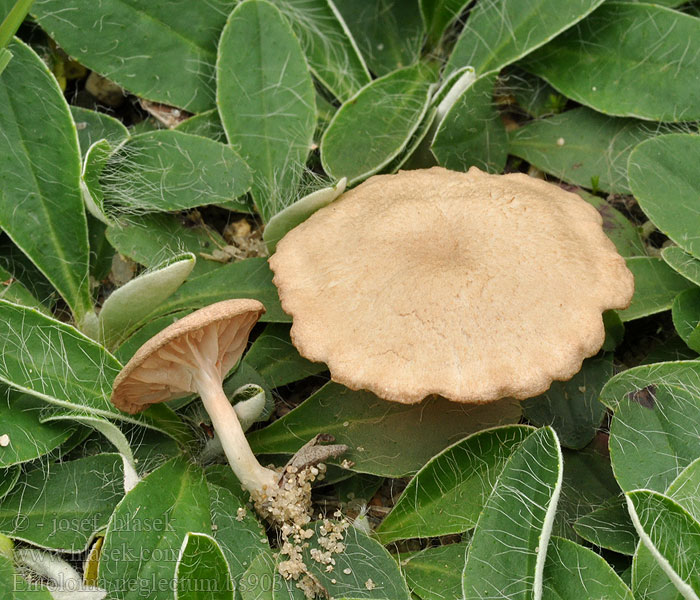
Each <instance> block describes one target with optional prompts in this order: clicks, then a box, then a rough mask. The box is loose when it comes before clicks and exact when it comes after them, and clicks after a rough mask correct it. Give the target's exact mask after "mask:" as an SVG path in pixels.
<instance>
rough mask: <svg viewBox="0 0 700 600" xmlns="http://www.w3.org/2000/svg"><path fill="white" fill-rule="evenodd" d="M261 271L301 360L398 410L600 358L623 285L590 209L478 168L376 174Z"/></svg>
mask: <svg viewBox="0 0 700 600" xmlns="http://www.w3.org/2000/svg"><path fill="white" fill-rule="evenodd" d="M269 261H270V267H271V268H272V270H273V271H274V274H275V276H274V279H273V281H274V283H275V285H276V286H277V288H278V291H279V295H280V299H281V302H282V308H283V309H284V310H285V312H287V313H288V314H290V315H292V317H293V326H292V330H291V336H292V341H293V343H294V345H295V346H296V347H297V349H298V350H299V352H300V353H301V354H302V355H303V356H305V357H306V358H308V359H310V360H313V361H317V362H325V363H326V364H327V365H328V367H329V369H330V372H331V377H332V378H333V379H334V380H335V381H337V382H339V383H342V384H344V385H345V386H347V387H349V388H351V389H367V390H370V391H372V392H374V393H375V394H377V395H378V396H380V397H382V398H385V399H387V400H393V401H396V402H404V403H412V402H418V401H420V400H422V399H423V398H424V397H426V396H428V395H430V394H439V395H442V396H444V397H446V398H448V399H450V400H454V401H458V402H471V403H481V402H490V401H493V400H497V399H499V398H504V397H509V396H510V397H514V398H517V399H523V398H528V397H531V396H535V395H537V394H540V393H542V392H544V391H545V390H547V388H548V387H549V386H550V385H551V383H552V381H553V380H566V379H569V378H571V377H572V376H573V375H574V374H575V373H576V372H577V371H578V370H579V369H580V368H581V362H582V360H583V358H585V357H587V356H591V355H593V354H595V353H596V352H597V351H598V350H599V349H600V347H601V345H602V344H603V341H604V338H605V329H604V327H603V320H602V316H601V315H602V312H603V311H605V310H608V309H621V308H625V307H627V306H628V305H629V303H630V300H631V298H632V293H633V290H634V280H633V277H632V274H631V273H630V271H629V270H628V269H627V267H626V265H625V261H624V259H623V258H622V257H621V256H620V255H619V254H618V253H617V251H616V249H615V246H614V245H613V244H612V242H611V241H610V240H609V239H608V238H607V237H606V236H605V234H604V233H603V229H602V219H601V217H600V215H599V214H598V212H597V211H596V210H595V209H594V208H593V207H592V206H591V205H590V204H588V203H587V202H585V201H584V200H582V199H581V198H580V197H579V196H577V195H575V194H572V193H569V192H566V191H564V190H562V189H561V188H559V187H557V186H555V185H552V184H550V183H546V182H544V181H541V180H538V179H534V178H532V177H528V176H526V175H524V174H520V173H518V174H509V175H489V174H486V173H483V172H482V171H480V170H479V169H477V168H474V167H473V168H471V169H470V170H469V172H468V173H458V172H454V171H448V170H446V169H443V168H440V167H435V168H432V169H425V170H416V171H403V172H400V173H398V174H396V175H378V176H375V177H372V178H370V179H368V180H367V181H366V182H364V183H363V184H361V185H359V186H358V187H356V188H354V189H352V190H350V191H349V192H346V193H345V194H343V195H342V196H341V197H340V198H339V199H338V200H336V201H335V202H334V203H332V204H330V205H329V206H327V207H325V208H322V209H320V210H319V211H318V212H316V213H315V214H313V215H312V216H311V217H310V218H309V219H308V220H306V221H305V222H304V223H302V224H301V225H299V226H298V227H296V228H295V229H293V230H292V231H290V232H289V233H288V234H287V235H286V236H285V237H284V238H283V239H282V240H281V241H280V242H279V243H278V245H277V249H276V252H275V254H274V255H273V256H272V257H271V258H270V259H269Z"/></svg>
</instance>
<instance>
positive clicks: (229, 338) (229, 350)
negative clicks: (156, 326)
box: [112, 299, 265, 414]
mask: <svg viewBox="0 0 700 600" xmlns="http://www.w3.org/2000/svg"><path fill="white" fill-rule="evenodd" d="M264 312H265V307H264V306H263V305H262V304H261V303H260V302H258V301H257V300H252V299H236V300H225V301H223V302H217V303H216V304H211V305H210V306H207V307H205V308H201V309H199V310H196V311H195V312H193V313H191V314H189V315H187V316H186V317H183V318H182V319H180V320H179V321H176V322H175V323H173V324H172V325H170V326H169V327H166V328H165V329H163V331H161V332H160V333H158V334H157V335H155V336H154V337H152V338H151V339H150V340H149V341H148V342H146V343H145V344H144V345H143V346H141V348H139V349H138V350H137V351H136V354H134V356H132V357H131V360H130V361H129V362H128V363H127V364H126V365H125V366H124V368H123V369H122V370H121V371H120V372H119V375H117V377H116V379H115V380H114V387H113V391H112V403H113V404H114V405H115V406H116V407H117V408H119V409H121V410H123V411H126V412H128V413H132V414H133V413H137V412H140V411H142V410H145V409H146V408H148V407H149V406H150V405H151V404H156V403H158V402H165V401H166V400H171V399H173V398H178V397H182V396H186V395H187V394H192V393H196V392H197V388H196V385H195V382H194V380H193V372H194V370H196V369H197V368H198V366H199V365H198V363H197V361H198V359H200V358H201V357H206V358H207V359H209V360H211V362H212V363H213V364H214V365H215V367H214V368H215V370H216V372H217V374H218V375H219V376H220V381H221V380H222V379H223V378H224V377H225V376H226V374H227V373H228V372H229V371H230V370H231V368H233V366H234V365H235V364H236V363H237V362H238V359H239V358H240V357H241V355H242V354H243V351H244V350H245V347H246V343H247V342H248V335H249V334H250V330H251V329H252V328H253V326H254V325H255V323H256V322H257V321H258V319H259V318H260V316H261V315H262V314H263V313H264Z"/></svg>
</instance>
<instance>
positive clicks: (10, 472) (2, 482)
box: [0, 465, 22, 500]
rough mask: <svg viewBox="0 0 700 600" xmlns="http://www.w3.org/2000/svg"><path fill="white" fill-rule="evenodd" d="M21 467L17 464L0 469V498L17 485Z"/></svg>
mask: <svg viewBox="0 0 700 600" xmlns="http://www.w3.org/2000/svg"><path fill="white" fill-rule="evenodd" d="M21 472H22V468H21V467H20V466H19V465H15V466H14V467H8V468H7V469H0V500H2V499H3V498H4V497H5V496H7V494H9V493H10V491H12V488H14V487H15V485H17V481H18V480H19V476H20V473H21Z"/></svg>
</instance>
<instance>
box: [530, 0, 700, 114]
mask: <svg viewBox="0 0 700 600" xmlns="http://www.w3.org/2000/svg"><path fill="white" fill-rule="evenodd" d="M567 5H568V3H567ZM552 12H555V13H556V12H559V9H557V8H554V9H553V11H552ZM524 67H525V68H526V69H527V70H529V71H532V72H533V73H535V74H536V75H539V76H540V77H542V78H543V79H544V80H546V81H547V82H549V83H550V84H551V85H552V86H554V87H555V88H556V89H557V90H559V91H560V92H562V93H563V94H564V95H566V96H568V97H569V98H572V99H573V100H575V101H576V102H580V103H581V104H584V105H586V106H590V107H591V108H593V109H595V110H597V111H599V112H602V113H605V114H609V115H617V116H621V117H636V118H638V119H649V120H652V121H674V122H675V121H691V120H693V119H697V118H699V117H700V104H698V102H697V98H696V93H695V89H696V87H697V78H698V71H699V69H700V19H698V18H696V17H691V16H690V15H685V14H683V13H681V12H678V11H675V10H671V9H668V8H664V7H661V6H655V5H653V4H644V3H641V2H610V1H608V2H605V3H604V4H603V5H602V6H601V7H600V8H599V9H598V10H596V11H595V12H594V13H593V14H592V15H591V16H590V17H588V18H587V19H585V20H584V21H582V22H581V23H579V24H577V25H576V26H575V27H572V28H571V29H570V30H569V31H567V32H566V33H564V34H562V35H560V36H558V37H557V38H556V39H554V40H553V41H551V42H550V43H549V44H547V45H546V46H545V47H544V48H542V49H541V50H540V51H538V52H536V53H534V54H531V55H530V56H528V57H527V59H526V60H525V61H524ZM650 89H654V93H653V94H650V93H649V90H650Z"/></svg>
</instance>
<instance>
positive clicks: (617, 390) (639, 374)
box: [600, 360, 700, 491]
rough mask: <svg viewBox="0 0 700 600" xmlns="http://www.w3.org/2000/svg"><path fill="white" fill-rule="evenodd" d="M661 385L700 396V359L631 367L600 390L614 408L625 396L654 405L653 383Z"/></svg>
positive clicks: (607, 402)
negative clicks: (685, 390)
mask: <svg viewBox="0 0 700 600" xmlns="http://www.w3.org/2000/svg"><path fill="white" fill-rule="evenodd" d="M657 385H663V386H666V387H681V388H687V389H689V390H690V391H691V392H694V393H695V394H697V395H700V360H684V361H677V362H665V363H656V364H647V365H642V366H639V367H634V368H632V369H627V370H626V371H623V372H622V373H618V374H617V375H615V376H614V377H612V378H611V379H610V380H609V381H608V382H607V383H606V384H605V387H604V388H603V391H602V392H600V401H601V402H602V403H603V404H605V406H607V407H608V408H610V409H611V410H613V411H615V410H617V408H618V406H619V404H620V403H621V402H622V401H623V400H624V399H625V398H629V399H632V400H633V401H635V402H638V403H643V404H646V405H652V406H653V403H654V401H655V397H654V394H655V390H654V388H653V386H657ZM650 386H652V387H650ZM660 491H663V490H660Z"/></svg>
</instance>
